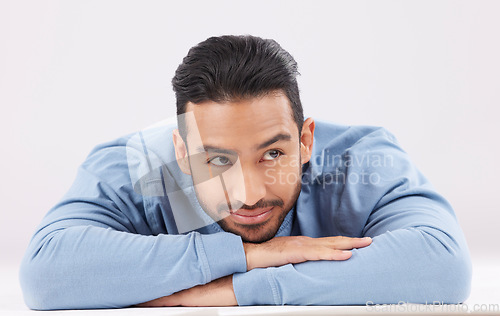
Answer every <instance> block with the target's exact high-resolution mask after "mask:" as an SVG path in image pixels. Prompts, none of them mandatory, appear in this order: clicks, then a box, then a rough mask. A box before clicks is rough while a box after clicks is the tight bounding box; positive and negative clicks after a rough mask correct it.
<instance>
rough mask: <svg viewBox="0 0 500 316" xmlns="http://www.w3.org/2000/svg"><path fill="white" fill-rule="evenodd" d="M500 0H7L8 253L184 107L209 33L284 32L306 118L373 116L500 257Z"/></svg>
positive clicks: (0, 56) (13, 258) (480, 244)
mask: <svg viewBox="0 0 500 316" xmlns="http://www.w3.org/2000/svg"><path fill="white" fill-rule="evenodd" d="M499 14H500V2H499V1H422V0H420V1H345V2H344V1H342V2H339V1H269V0H267V1H185V2H181V1H176V2H167V1H135V2H131V1H1V2H0V106H1V112H0V132H1V136H0V141H1V144H0V146H1V147H0V148H1V156H0V159H1V164H0V179H1V181H0V194H1V199H0V207H1V211H2V214H1V216H0V263H5V264H8V263H10V264H18V263H19V262H20V260H21V257H22V255H23V253H24V251H25V249H26V247H27V245H28V242H29V239H30V238H31V235H32V234H33V232H34V230H35V228H36V226H37V224H38V223H39V222H40V220H41V218H42V217H43V216H44V214H45V213H46V212H47V211H48V210H49V209H50V208H51V207H52V206H53V205H54V204H55V203H56V202H57V201H58V200H59V199H60V198H61V197H62V195H63V194H64V193H65V191H66V190H67V189H68V188H69V186H70V184H71V183H72V181H73V179H74V177H75V175H76V170H77V167H78V166H79V165H80V164H81V163H82V161H83V160H84V159H85V157H86V155H87V154H88V153H89V152H90V150H91V149H92V148H93V147H94V146H95V145H96V144H99V143H101V142H105V141H108V140H112V139H114V138H116V137H119V136H121V135H124V134H127V133H130V132H133V131H136V130H139V129H141V128H143V127H146V126H148V125H150V124H153V123H155V122H157V121H160V120H162V119H164V118H167V117H169V116H172V115H174V113H175V99H174V94H173V92H172V88H171V84H170V80H171V78H172V76H173V74H174V71H175V69H176V68H177V66H178V65H179V63H180V62H181V60H182V58H183V57H184V56H185V55H186V53H187V51H188V49H189V48H190V47H191V46H193V45H195V44H197V43H198V42H200V41H203V40H205V39H206V38H207V37H209V36H213V35H223V34H253V35H258V36H261V37H265V38H274V39H276V40H277V41H278V42H279V43H280V44H281V45H282V46H283V47H284V48H285V49H287V50H288V51H289V52H290V53H291V54H292V55H293V56H294V57H295V59H296V60H297V62H298V64H299V70H300V72H301V74H302V75H301V77H300V78H299V85H300V88H301V96H302V102H303V105H304V108H305V110H306V115H308V116H313V117H316V118H321V119H327V120H330V121H334V122H337V123H341V124H363V125H378V126H384V127H386V128H388V129H389V130H390V131H391V132H393V133H394V134H395V135H396V136H397V138H398V139H399V141H400V143H401V145H402V147H403V148H404V149H405V150H406V151H407V152H408V153H409V154H410V156H411V157H412V159H413V161H414V162H415V163H416V164H417V166H418V167H419V168H420V170H421V171H422V172H423V173H424V174H425V175H426V176H427V177H428V178H429V179H430V180H431V182H432V183H433V184H434V185H435V187H436V188H437V189H438V191H440V192H441V193H442V194H443V195H444V196H445V197H446V198H447V199H448V200H449V201H450V202H451V204H452V205H453V206H454V208H455V210H456V214H457V216H458V219H459V222H460V223H461V225H462V227H463V229H464V231H465V234H466V237H467V240H468V243H469V247H470V250H471V252H472V255H473V258H474V260H476V259H477V258H481V257H485V256H492V255H494V254H496V253H498V249H500V247H499V246H498V240H499V238H498V235H499V233H498V231H499V230H498V222H499V220H500V215H499V207H498V203H497V197H498V196H499V195H500V194H499V192H498V191H499V187H498V184H497V182H496V180H497V177H498V175H499V169H500V167H499V164H498V162H497V160H498V158H499V157H500V150H499V146H498V144H499V142H498V140H497V138H498V136H499V135H500V133H499V132H500V127H499V124H498V123H497V121H498V119H499V109H498V107H499V105H500V58H499V56H500V36H499V31H500V19H499V18H498V17H499Z"/></svg>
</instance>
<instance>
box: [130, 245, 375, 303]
mask: <svg viewBox="0 0 500 316" xmlns="http://www.w3.org/2000/svg"><path fill="white" fill-rule="evenodd" d="M370 243H371V238H370V237H366V238H348V237H343V236H336V237H323V238H310V237H306V236H289V237H275V238H273V239H271V240H269V241H267V242H265V243H262V244H251V243H244V248H245V255H246V260H247V269H248V270H252V269H257V268H267V267H279V266H282V265H285V264H289V263H301V262H306V261H317V260H347V259H349V258H350V257H351V255H352V252H351V251H350V250H352V249H353V248H361V247H366V246H368V245H370ZM235 305H238V302H237V301H236V296H235V294H234V288H233V281H232V276H231V275H229V276H226V277H223V278H220V279H217V280H214V281H212V282H210V283H208V284H204V285H198V286H195V287H193V288H190V289H186V290H183V291H180V292H177V293H174V294H172V295H169V296H165V297H161V298H158V299H155V300H151V301H149V302H145V303H142V304H138V305H137V306H139V307H159V306H235Z"/></svg>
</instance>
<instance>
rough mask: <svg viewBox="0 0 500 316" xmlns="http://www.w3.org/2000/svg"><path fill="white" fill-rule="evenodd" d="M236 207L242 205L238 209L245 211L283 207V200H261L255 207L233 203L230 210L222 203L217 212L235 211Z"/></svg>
mask: <svg viewBox="0 0 500 316" xmlns="http://www.w3.org/2000/svg"><path fill="white" fill-rule="evenodd" d="M235 205H241V206H240V207H238V208H237V209H244V210H254V209H257V208H266V207H271V206H283V205H284V203H283V200H264V199H261V200H259V201H258V202H257V203H255V204H254V205H248V204H244V203H241V202H231V208H229V205H228V204H227V203H221V204H219V205H218V206H217V211H218V212H224V211H230V210H234V206H235Z"/></svg>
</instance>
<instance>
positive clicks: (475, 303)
mask: <svg viewBox="0 0 500 316" xmlns="http://www.w3.org/2000/svg"><path fill="white" fill-rule="evenodd" d="M473 269H474V272H473V279H472V292H471V295H470V297H469V298H468V299H467V301H466V302H465V303H464V304H462V305H441V306H439V305H437V306H418V305H414V304H410V305H405V306H398V305H393V306H387V305H386V306H378V307H376V308H375V307H371V308H370V307H367V306H250V307H211V308H201V307H200V308H190V307H164V308H126V309H105V310H103V309H101V310H70V311H31V310H29V309H28V308H27V307H26V305H25V304H24V301H23V298H22V293H21V288H20V286H19V282H18V266H17V265H16V264H2V265H0V280H1V285H0V315H14V316H16V315H32V316H33V315H208V316H211V315H214V316H215V315H276V316H277V315H285V314H286V315H304V314H307V315H332V314H338V315H355V314H365V315H366V314H371V315H377V314H378V315H382V314H387V313H390V314H391V315H398V314H400V315H403V314H408V313H410V314H438V315H448V314H452V315H456V314H467V315H471V314H488V315H500V258H495V259H493V258H482V259H473ZM481 310H482V312H481ZM465 311H468V312H469V313H466V312H465Z"/></svg>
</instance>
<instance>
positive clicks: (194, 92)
mask: <svg viewBox="0 0 500 316" xmlns="http://www.w3.org/2000/svg"><path fill="white" fill-rule="evenodd" d="M297 75H299V72H298V69H297V62H296V61H295V60H294V59H293V57H292V56H291V55H290V54H289V53H288V52H287V51H286V50H284V49H283V48H281V46H280V45H279V44H278V43H277V42H276V41H274V40H272V39H262V38H260V37H256V36H251V35H241V36H235V35H225V36H220V37H210V38H208V39H207V40H205V41H203V42H201V43H199V44H198V45H196V46H194V47H192V48H191V49H190V50H189V52H188V54H187V56H186V57H184V59H183V60H182V63H181V64H180V65H179V67H178V68H177V70H176V72H175V76H174V78H173V79H172V86H173V89H174V91H175V96H176V99H177V117H178V118H180V117H182V115H181V114H184V113H185V112H186V107H187V103H188V102H192V103H194V104H198V103H202V102H205V101H213V102H228V101H234V100H242V99H249V98H255V97H260V96H264V95H265V94H267V93H270V92H274V91H280V92H283V93H284V94H285V95H286V97H287V98H288V100H289V101H290V106H291V109H292V113H293V119H294V121H295V122H296V124H297V128H298V130H299V134H300V132H301V130H302V124H303V122H304V114H303V110H302V104H301V102H300V96H299V88H298V85H297V79H296V77H297ZM178 124H179V131H180V134H181V135H182V136H183V138H185V135H186V130H185V126H184V125H185V122H183V121H182V120H179V121H178Z"/></svg>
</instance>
